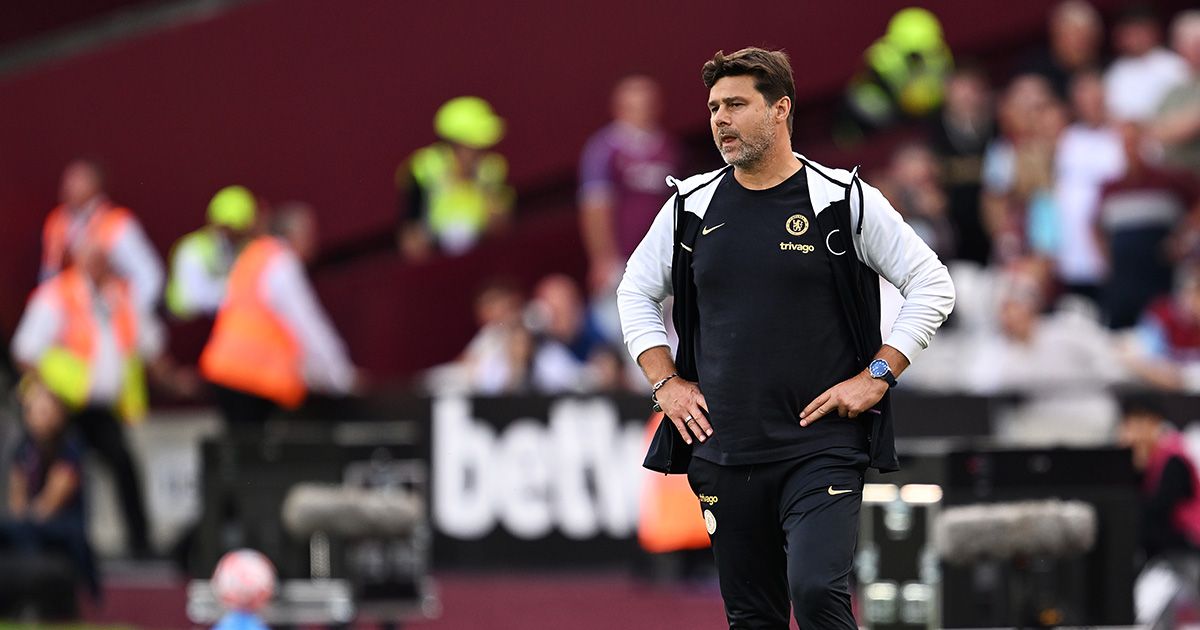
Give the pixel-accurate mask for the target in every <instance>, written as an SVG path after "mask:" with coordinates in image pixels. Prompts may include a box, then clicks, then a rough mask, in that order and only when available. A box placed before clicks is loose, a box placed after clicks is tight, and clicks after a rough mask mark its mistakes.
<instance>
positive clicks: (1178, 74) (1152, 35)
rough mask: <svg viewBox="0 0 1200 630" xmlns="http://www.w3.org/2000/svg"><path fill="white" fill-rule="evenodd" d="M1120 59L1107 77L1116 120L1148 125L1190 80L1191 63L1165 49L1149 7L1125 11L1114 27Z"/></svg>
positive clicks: (1114, 38)
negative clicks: (1165, 99) (1170, 95)
mask: <svg viewBox="0 0 1200 630" xmlns="http://www.w3.org/2000/svg"><path fill="white" fill-rule="evenodd" d="M1113 47H1114V48H1115V49H1116V51H1117V54H1118V57H1117V59H1116V60H1114V61H1113V64H1112V65H1111V66H1109V68H1108V71H1107V72H1106V73H1105V75H1104V87H1105V96H1106V99H1105V100H1106V101H1107V103H1108V108H1109V111H1110V112H1111V113H1112V116H1113V118H1114V119H1115V120H1118V121H1125V120H1131V121H1135V122H1145V121H1147V120H1149V119H1150V118H1152V117H1153V116H1154V114H1155V113H1156V112H1157V111H1158V108H1159V105H1160V104H1161V103H1162V101H1163V97H1164V96H1166V94H1167V92H1169V91H1170V90H1171V89H1172V88H1174V87H1175V86H1177V85H1179V84H1181V83H1183V82H1184V81H1186V80H1187V78H1188V69H1187V64H1186V63H1184V61H1183V59H1181V58H1180V57H1179V55H1176V54H1175V53H1173V52H1171V51H1169V50H1167V49H1165V48H1163V47H1162V32H1161V29H1160V27H1159V24H1158V15H1157V14H1156V13H1155V11H1154V9H1153V8H1152V7H1150V6H1149V5H1141V4H1139V5H1134V6H1131V7H1129V8H1128V9H1126V10H1125V11H1124V12H1122V14H1121V16H1120V17H1119V18H1118V19H1117V23H1116V25H1115V26H1114V27H1113Z"/></svg>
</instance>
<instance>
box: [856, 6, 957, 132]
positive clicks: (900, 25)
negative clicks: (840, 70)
mask: <svg viewBox="0 0 1200 630" xmlns="http://www.w3.org/2000/svg"><path fill="white" fill-rule="evenodd" d="M863 61H864V62H866V63H865V66H866V67H865V68H863V70H862V71H861V72H859V74H858V75H856V76H855V77H854V79H853V80H852V81H851V82H850V85H849V87H847V90H846V103H847V106H848V108H849V113H850V115H851V117H852V118H853V119H854V122H856V123H857V125H858V127H859V128H860V129H861V130H864V131H869V130H876V129H883V128H886V127H888V126H890V125H892V124H894V123H896V122H898V121H900V120H904V119H919V118H924V117H925V116H927V115H928V114H930V113H931V112H933V111H934V110H936V109H937V108H938V107H939V106H940V105H941V104H942V84H943V83H944V82H945V79H946V77H947V76H948V75H949V74H950V71H951V70H952V69H953V68H954V57H953V55H951V53H950V47H949V46H947V45H946V40H945V39H944V38H943V37H942V24H941V22H939V21H938V19H937V16H935V15H934V14H933V13H930V12H929V11H927V10H925V9H922V8H919V7H909V8H906V9H901V10H900V11H898V12H897V13H896V14H895V15H893V16H892V19H891V20H889V21H888V27H887V33H885V34H884V36H883V37H881V38H879V39H878V40H876V41H875V42H874V43H873V44H871V47H870V48H868V49H867V51H866V52H865V53H864V54H863Z"/></svg>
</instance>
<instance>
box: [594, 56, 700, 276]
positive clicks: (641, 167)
mask: <svg viewBox="0 0 1200 630" xmlns="http://www.w3.org/2000/svg"><path fill="white" fill-rule="evenodd" d="M660 101H661V96H660V94H659V88H658V84H657V83H655V81H654V80H653V79H651V78H650V77H646V76H640V75H635V76H631V77H626V78H624V79H622V80H621V81H620V82H619V83H618V84H617V87H616V88H614V89H613V96H612V110H613V122H612V123H610V124H608V125H606V126H605V127H604V128H603V129H601V130H599V131H597V132H596V133H595V134H593V135H592V137H591V138H590V139H588V142H587V146H585V147H584V149H583V156H582V158H581V159H580V161H579V207H580V217H579V219H580V220H579V223H580V227H581V229H582V231H583V243H584V246H585V247H586V248H587V255H588V280H589V288H590V289H591V290H592V291H593V292H596V293H601V292H603V293H605V294H611V293H612V290H613V288H614V285H615V284H616V283H617V282H618V281H619V280H620V274H621V270H622V269H623V268H624V266H625V261H626V260H627V259H628V258H629V255H630V254H631V253H633V248H635V247H637V244H638V241H640V240H641V238H642V236H643V235H645V233H646V229H647V228H648V227H650V223H651V222H652V221H653V220H654V215H655V214H656V213H657V212H658V206H659V203H660V200H659V195H660V194H661V191H660V188H661V187H662V181H663V179H664V178H665V177H666V176H667V175H670V174H671V173H672V172H675V169H676V167H677V166H678V165H679V147H678V146H677V144H676V142H675V139H674V138H672V137H671V136H669V135H668V134H667V133H666V132H665V131H664V130H663V129H662V126H661V121H660V120H659V118H660V115H661V110H662V105H661V102H660Z"/></svg>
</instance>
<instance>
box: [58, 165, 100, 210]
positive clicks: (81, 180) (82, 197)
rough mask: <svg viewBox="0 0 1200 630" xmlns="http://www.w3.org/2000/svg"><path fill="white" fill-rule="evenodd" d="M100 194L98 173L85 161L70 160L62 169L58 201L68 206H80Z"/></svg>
mask: <svg viewBox="0 0 1200 630" xmlns="http://www.w3.org/2000/svg"><path fill="white" fill-rule="evenodd" d="M98 194H100V174H99V173H97V172H96V169H94V168H92V166H91V165H90V164H87V163H86V162H72V163H70V164H68V165H67V168H66V170H64V171H63V176H62V184H61V186H60V187H59V201H61V202H63V203H64V204H66V205H68V206H70V207H76V206H81V205H83V204H85V203H87V202H88V201H89V200H91V198H92V197H95V196H96V195H98Z"/></svg>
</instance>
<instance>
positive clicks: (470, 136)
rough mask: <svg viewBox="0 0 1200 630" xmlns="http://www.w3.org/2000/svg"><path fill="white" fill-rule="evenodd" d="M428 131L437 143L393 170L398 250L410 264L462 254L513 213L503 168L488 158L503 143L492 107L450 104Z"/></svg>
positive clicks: (496, 158)
mask: <svg viewBox="0 0 1200 630" xmlns="http://www.w3.org/2000/svg"><path fill="white" fill-rule="evenodd" d="M433 126H434V130H435V131H436V132H437V135H438V137H439V138H441V140H439V141H438V142H436V143H434V144H432V145H429V146H427V147H425V148H423V149H419V150H418V151H417V152H416V153H413V154H412V156H411V157H409V158H408V160H406V161H405V162H404V164H402V165H401V166H400V168H399V169H397V170H396V187H397V190H398V197H397V199H398V205H399V208H400V225H399V231H398V232H397V237H396V238H397V245H398V246H399V248H400V252H401V253H402V254H404V256H405V257H407V258H408V259H409V260H422V259H425V258H427V257H428V256H429V255H430V254H431V253H432V251H433V250H434V249H435V248H436V249H438V250H440V251H442V252H444V253H447V254H452V255H455V254H462V253H463V252H466V251H467V250H469V249H471V248H472V247H473V246H474V245H475V243H476V242H477V241H478V240H479V239H480V238H482V237H483V235H484V234H486V233H488V232H493V231H495V230H497V229H499V228H501V227H503V226H504V225H505V224H506V222H507V220H508V216H509V212H510V208H511V206H512V197H513V194H512V189H511V188H509V186H508V184H507V179H508V162H507V161H505V159H504V156H502V155H500V154H499V153H493V152H491V151H488V149H490V148H491V147H493V146H494V145H495V144H496V143H497V142H499V141H500V139H501V138H502V137H503V136H504V120H503V119H501V118H500V117H498V116H497V115H496V114H495V112H493V111H492V106H491V105H489V104H488V103H487V101H484V100H483V99H481V98H476V97H474V96H460V97H458V98H454V99H451V100H449V101H447V102H446V104H444V105H442V106H441V107H440V108H439V109H438V111H437V115H436V116H435V117H434V121H433Z"/></svg>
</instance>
